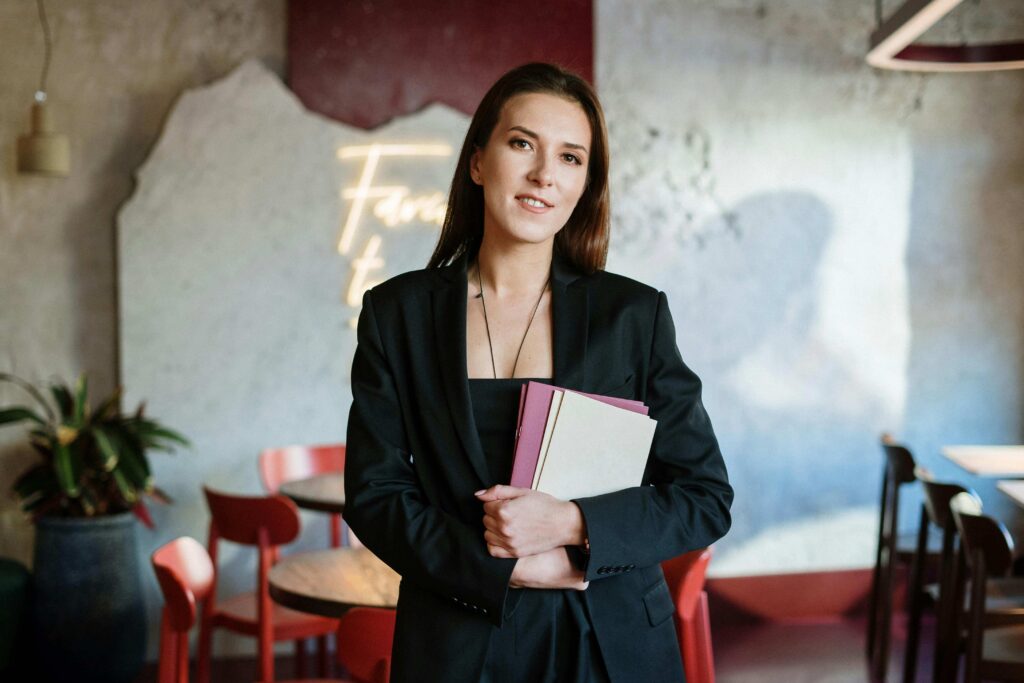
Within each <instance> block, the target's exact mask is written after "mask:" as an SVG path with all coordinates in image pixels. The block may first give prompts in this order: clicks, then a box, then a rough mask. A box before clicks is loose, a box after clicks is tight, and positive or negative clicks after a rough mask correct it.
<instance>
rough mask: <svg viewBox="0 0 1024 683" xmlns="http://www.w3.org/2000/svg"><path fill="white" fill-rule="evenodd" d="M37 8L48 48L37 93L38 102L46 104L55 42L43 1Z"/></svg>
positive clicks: (37, 3)
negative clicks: (51, 57)
mask: <svg viewBox="0 0 1024 683" xmlns="http://www.w3.org/2000/svg"><path fill="white" fill-rule="evenodd" d="M36 6H37V7H38V8H39V23H40V24H42V26H43V43H44V45H45V46H46V52H45V56H44V58H43V73H42V74H41V75H40V76H39V90H37V91H36V101H37V102H45V101H46V77H47V76H48V75H49V73H50V53H51V52H52V50H53V40H52V38H51V36H50V22H48V21H47V20H46V8H45V7H44V6H43V0H36Z"/></svg>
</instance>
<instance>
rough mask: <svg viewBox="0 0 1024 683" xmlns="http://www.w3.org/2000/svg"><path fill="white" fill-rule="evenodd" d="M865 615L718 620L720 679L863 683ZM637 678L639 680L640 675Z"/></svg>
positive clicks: (927, 658)
mask: <svg viewBox="0 0 1024 683" xmlns="http://www.w3.org/2000/svg"><path fill="white" fill-rule="evenodd" d="M893 630H894V634H893V636H894V637H893V651H892V657H891V660H890V666H889V678H888V680H889V681H901V680H902V667H903V641H904V634H903V630H902V622H901V620H900V619H899V618H897V620H896V624H894V629H893ZM932 630H933V626H932V623H931V621H930V620H927V619H926V621H925V624H924V625H923V631H924V632H923V633H922V643H921V653H920V655H919V659H918V662H919V664H918V674H917V680H918V681H927V680H930V679H931V657H932V648H931V645H930V643H931V642H932ZM865 633H866V625H865V622H864V620H863V619H859V620H849V621H835V622H824V623H788V624H777V623H767V624H751V625H743V626H717V627H716V628H715V631H714V634H713V638H714V651H715V668H716V676H717V681H718V683H867V681H868V675H867V664H866V659H865V655H864V635H865ZM255 670H256V667H255V662H253V661H252V660H226V661H225V660H221V661H217V662H215V663H214V671H213V680H214V681H218V682H223V683H233V682H234V681H252V680H253V678H254V676H255ZM277 675H278V677H279V678H285V677H287V676H291V675H293V671H292V659H291V658H290V657H282V658H279V659H278V660H277ZM155 680H156V670H155V666H152V665H150V666H149V667H147V669H146V671H145V672H144V675H143V676H142V677H140V678H139V680H138V682H137V683H150V682H152V681H155ZM637 683H641V682H640V681H638V682H637Z"/></svg>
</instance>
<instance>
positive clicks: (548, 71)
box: [427, 62, 611, 273]
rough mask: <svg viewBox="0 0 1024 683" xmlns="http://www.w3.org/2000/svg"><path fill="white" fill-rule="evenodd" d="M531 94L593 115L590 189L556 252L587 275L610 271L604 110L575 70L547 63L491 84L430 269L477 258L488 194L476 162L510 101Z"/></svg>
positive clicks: (466, 143)
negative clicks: (475, 172)
mask: <svg viewBox="0 0 1024 683" xmlns="http://www.w3.org/2000/svg"><path fill="white" fill-rule="evenodd" d="M528 93H549V94H552V95H557V96H559V97H564V98H565V99H567V100H571V101H573V102H576V103H577V104H579V105H580V107H582V109H583V111H584V113H585V114H586V115H587V120H588V121H589V122H590V132H591V138H592V139H591V150H590V159H589V164H588V166H587V185H586V188H585V189H584V190H583V195H582V196H581V197H580V200H579V201H578V202H577V203H576V208H575V209H573V212H572V215H571V216H569V220H568V221H567V222H566V224H565V226H564V227H563V228H562V229H561V230H559V231H558V234H556V235H555V247H554V249H555V253H556V254H558V255H560V256H562V257H563V258H565V259H567V260H568V261H569V262H570V263H571V264H572V265H574V266H575V267H576V268H577V269H579V270H581V271H583V272H584V273H593V272H594V271H596V270H600V269H602V268H604V264H605V260H606V259H607V257H608V237H609V231H610V226H609V223H610V213H611V209H610V207H609V201H608V131H607V129H606V128H605V123H604V112H603V111H602V110H601V103H600V102H598V100H597V95H596V94H595V93H594V89H593V88H592V87H591V86H590V84H589V83H587V82H586V81H585V80H583V79H582V78H581V77H579V76H577V75H576V74H574V73H572V72H570V71H566V70H565V69H562V68H561V67H558V66H555V65H554V64H545V63H542V62H535V63H532V64H524V65H523V66H520V67H516V68H515V69H512V70H511V71H509V72H508V73H506V74H505V75H504V76H502V77H501V78H499V79H498V82H497V83H495V84H494V85H492V86H491V89H490V90H488V91H487V94H486V95H484V98H483V99H482V100H481V101H480V105H479V106H478V107H477V108H476V113H474V114H473V120H472V121H470V123H469V130H468V131H467V132H466V139H465V141H464V142H463V143H462V151H461V152H460V153H459V163H458V165H456V167H455V175H454V177H453V178H452V187H451V190H450V191H449V193H448V209H447V211H446V212H445V216H444V224H443V225H442V226H441V235H440V237H438V240H437V246H436V247H434V253H433V254H432V255H431V257H430V261H429V262H428V263H427V268H439V267H441V266H445V265H448V264H449V263H451V262H452V261H454V260H455V259H457V258H459V257H460V256H462V255H463V254H468V255H469V257H470V258H475V257H476V254H477V251H479V249H480V243H481V241H482V240H483V235H484V193H483V188H481V187H480V186H479V185H477V184H476V183H474V182H473V180H472V178H471V177H470V175H469V165H470V159H471V158H472V156H473V152H474V151H476V149H477V148H478V147H480V148H482V147H484V146H486V145H487V141H488V139H489V138H490V137H491V133H492V132H493V131H494V127H495V126H496V125H498V119H499V118H500V117H501V110H502V108H503V107H504V106H505V103H506V102H508V101H509V100H510V99H511V98H513V97H515V96H516V95H523V94H528Z"/></svg>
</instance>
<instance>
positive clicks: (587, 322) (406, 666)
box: [345, 257, 733, 681]
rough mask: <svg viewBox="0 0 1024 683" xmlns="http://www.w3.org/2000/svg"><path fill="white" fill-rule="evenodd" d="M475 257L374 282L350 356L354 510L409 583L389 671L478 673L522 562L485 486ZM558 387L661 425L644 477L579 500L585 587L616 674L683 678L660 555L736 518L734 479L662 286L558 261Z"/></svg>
mask: <svg viewBox="0 0 1024 683" xmlns="http://www.w3.org/2000/svg"><path fill="white" fill-rule="evenodd" d="M466 297H467V286H466V259H465V258H463V259H460V260H458V261H456V262H455V263H453V264H452V265H450V266H447V267H444V268H437V269H431V270H421V271H415V272H411V273H406V274H404V275H400V276H398V277H395V278H392V279H391V280H388V281H387V282H385V283H383V284H381V285H378V286H376V287H374V288H373V289H372V290H370V291H368V292H366V294H365V295H364V297H363V308H362V312H361V313H360V316H359V326H358V347H357V349H356V353H355V359H354V361H353V365H352V395H353V403H352V409H351V412H350V413H349V422H348V437H347V439H348V444H347V455H346V465H345V496H346V506H345V517H346V520H347V521H348V523H349V524H350V525H351V527H352V529H353V530H354V531H355V533H356V535H358V536H359V538H360V539H361V540H362V541H364V542H365V543H366V545H367V546H368V547H369V548H370V550H372V551H373V552H374V553H375V554H376V555H377V556H379V557H380V558H381V559H382V560H384V561H385V562H386V563H387V564H389V565H390V566H391V567H393V568H394V569H395V571H397V572H398V573H399V574H401V575H402V584H401V590H400V594H399V599H398V621H397V626H396V629H395V640H394V649H393V664H392V666H393V669H392V671H393V673H392V680H396V681H475V680H478V678H479V675H480V672H481V670H482V667H483V662H484V659H485V657H486V653H487V647H488V640H489V634H490V631H491V629H493V628H496V627H500V625H501V623H502V615H503V612H504V605H505V598H506V595H507V594H508V592H509V589H508V582H509V577H510V576H511V574H512V568H513V566H514V564H515V560H512V559H499V558H494V557H491V556H490V555H489V554H488V552H487V548H486V545H485V543H484V540H483V522H482V518H483V510H482V506H481V503H480V502H479V501H477V500H476V499H475V498H474V496H473V492H474V491H478V490H480V489H483V488H485V487H488V486H491V485H493V484H498V483H508V482H507V481H499V478H498V477H499V476H507V473H492V472H490V471H489V469H488V465H487V461H486V459H485V457H484V453H483V449H482V447H481V445H480V441H479V438H478V436H477V433H476V427H475V425H474V420H473V412H472V405H471V403H470V394H469V382H468V380H467V372H466ZM551 305H552V325H553V335H554V378H553V381H554V383H555V384H556V385H559V386H563V387H567V388H571V389H578V390H581V391H586V392H592V393H597V394H609V395H613V396H620V397H624V398H634V399H639V400H642V401H644V402H645V403H646V404H647V405H648V406H649V407H650V414H651V417H653V418H655V419H656V420H657V421H658V426H657V429H656V431H655V437H654V445H653V446H652V448H651V454H650V459H649V461H648V464H647V468H646V471H645V473H644V479H643V484H642V485H640V486H633V487H630V488H626V489H623V490H622V491H617V492H615V493H609V494H606V495H601V496H595V497H592V498H584V499H580V500H577V501H576V502H577V504H578V505H579V507H580V509H581V510H582V512H583V516H584V519H585V521H586V527H587V534H588V537H589V540H590V547H591V554H590V557H589V561H588V563H587V566H586V577H587V579H588V580H589V581H590V582H591V583H590V587H589V588H588V589H587V590H586V592H585V595H586V598H587V604H588V607H589V609H590V614H591V619H592V621H593V624H594V629H595V633H596V635H597V639H598V642H599V644H600V648H601V654H602V656H603V658H604V661H605V664H606V667H607V669H608V672H609V674H610V676H611V680H612V681H639V680H643V681H679V680H682V679H683V673H682V667H681V660H680V655H679V648H678V641H677V639H676V633H675V628H674V625H673V620H672V619H671V618H670V617H671V616H672V613H673V610H674V606H673V603H672V599H671V597H670V596H669V592H668V588H667V587H666V585H665V579H664V576H663V575H662V572H661V568H660V566H659V562H661V561H662V560H665V559H667V558H670V557H674V556H676V555H679V554H681V553H684V552H687V551H689V550H693V549H695V548H703V547H705V546H708V545H710V544H711V543H713V542H714V541H715V540H717V539H718V538H720V537H721V536H723V535H724V534H725V532H726V531H727V530H728V528H729V524H730V516H729V506H730V504H731V502H732V496H733V492H732V488H731V487H730V486H729V483H728V478H727V475H726V470H725V464H724V463H723V461H722V455H721V452H720V451H719V448H718V442H717V440H716V438H715V435H714V433H713V431H712V429H711V423H710V422H709V420H708V417H707V413H706V412H705V411H704V407H703V405H702V404H701V399H700V393H701V384H700V380H699V379H698V378H697V376H696V375H695V374H694V373H693V372H691V371H690V370H689V369H688V368H687V367H686V365H685V364H684V363H683V360H682V358H681V357H680V355H679V351H678V349H677V347H676V341H675V326H674V325H673V322H672V318H671V315H670V314H669V311H668V305H667V303H666V299H665V295H664V294H663V293H660V292H658V291H657V290H655V289H653V288H651V287H648V286H646V285H643V284H640V283H639V282H636V281H634V280H630V279H628V278H625V277H621V276H618V275H613V274H611V273H607V272H603V271H599V272H596V273H594V274H592V275H581V274H580V273H578V272H575V271H574V270H573V269H572V268H571V267H569V266H568V265H567V263H566V262H564V261H562V260H561V259H559V258H557V257H556V259H555V260H554V262H553V263H552V269H551Z"/></svg>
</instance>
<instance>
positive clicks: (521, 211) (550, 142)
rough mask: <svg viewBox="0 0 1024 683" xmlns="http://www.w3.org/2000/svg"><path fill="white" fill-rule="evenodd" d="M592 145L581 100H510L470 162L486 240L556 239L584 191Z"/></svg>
mask: <svg viewBox="0 0 1024 683" xmlns="http://www.w3.org/2000/svg"><path fill="white" fill-rule="evenodd" d="M590 145H591V131H590V122H589V121H588V120H587V115H586V113H585V112H584V111H583V108H582V107H581V106H580V105H579V104H578V103H576V102H573V101H571V100H567V99H564V98H561V97H558V96H556V95H549V94H546V93H528V94H523V95H516V96H515V97H512V98H510V99H509V100H508V101H507V102H506V103H505V106H504V108H503V109H502V111H501V116H500V117H499V119H498V123H497V125H495V127H494V130H493V131H491V136H490V139H489V140H488V141H487V145H486V146H485V147H483V148H482V149H480V148H478V149H477V150H476V152H474V154H473V157H472V159H471V161H470V176H471V177H472V178H473V182H475V183H476V184H477V185H480V186H481V187H482V188H483V193H484V235H485V239H486V240H488V241H492V240H498V241H501V242H519V243H522V242H526V243H531V244H541V243H544V242H552V241H553V240H554V238H555V234H556V233H557V232H558V231H559V230H561V229H562V226H564V225H565V224H566V222H567V221H568V220H569V216H571V215H572V212H573V209H575V208H576V202H578V201H579V199H580V197H581V196H582V195H583V190H584V188H585V187H586V183H587V164H588V160H589V157H588V154H589V152H590Z"/></svg>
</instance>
